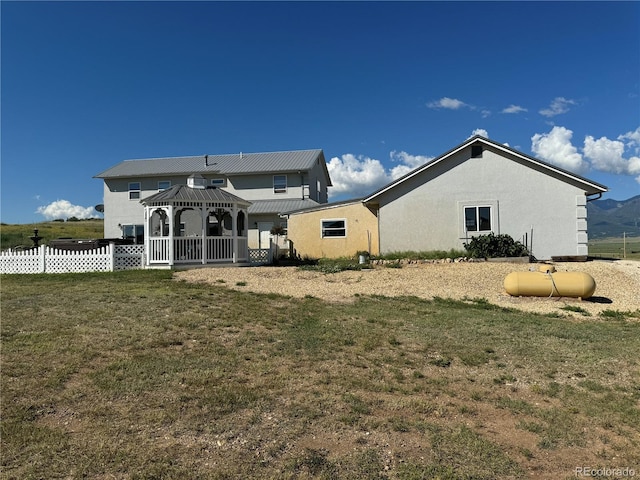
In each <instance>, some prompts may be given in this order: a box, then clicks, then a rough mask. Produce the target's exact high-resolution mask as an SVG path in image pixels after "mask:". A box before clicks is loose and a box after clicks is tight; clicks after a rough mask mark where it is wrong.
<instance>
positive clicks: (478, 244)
mask: <svg viewBox="0 0 640 480" xmlns="http://www.w3.org/2000/svg"><path fill="white" fill-rule="evenodd" d="M464 248H465V250H466V251H467V252H468V254H469V256H470V257H474V258H495V257H526V256H528V255H529V251H528V250H527V247H525V246H524V245H523V244H522V243H520V242H518V241H516V240H514V239H513V238H511V237H510V236H509V235H506V234H502V235H495V234H494V233H490V234H488V235H478V236H477V237H473V238H472V239H471V241H470V242H469V243H465V244H464Z"/></svg>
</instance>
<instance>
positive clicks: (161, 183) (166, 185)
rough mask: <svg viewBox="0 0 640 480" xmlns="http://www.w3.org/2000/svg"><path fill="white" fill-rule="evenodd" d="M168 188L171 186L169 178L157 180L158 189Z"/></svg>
mask: <svg viewBox="0 0 640 480" xmlns="http://www.w3.org/2000/svg"><path fill="white" fill-rule="evenodd" d="M168 188H171V180H160V181H158V191H162V190H166V189H168Z"/></svg>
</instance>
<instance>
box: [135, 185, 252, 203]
mask: <svg viewBox="0 0 640 480" xmlns="http://www.w3.org/2000/svg"><path fill="white" fill-rule="evenodd" d="M175 201H189V202H221V203H237V204H238V205H241V206H249V205H251V202H248V201H247V200H244V199H242V198H240V197H238V196H237V195H233V194H232V193H229V192H227V191H225V190H222V189H220V188H216V187H208V188H191V187H189V186H187V185H173V186H172V187H170V188H167V189H166V190H162V191H161V192H158V193H156V194H153V195H151V196H149V197H146V198H143V199H142V200H140V203H143V204H145V205H147V204H150V203H171V202H175Z"/></svg>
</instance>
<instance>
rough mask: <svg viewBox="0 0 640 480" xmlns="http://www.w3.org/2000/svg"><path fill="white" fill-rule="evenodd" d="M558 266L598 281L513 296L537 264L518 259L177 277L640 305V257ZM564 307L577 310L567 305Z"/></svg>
mask: <svg viewBox="0 0 640 480" xmlns="http://www.w3.org/2000/svg"><path fill="white" fill-rule="evenodd" d="M554 266H555V268H556V271H558V272H574V271H575V272H585V273H588V274H589V275H591V276H592V277H593V278H594V279H595V281H596V291H595V293H594V295H593V297H591V298H590V299H588V300H584V301H581V300H579V299H577V298H568V297H560V298H558V297H554V298H547V297H512V296H510V295H509V294H507V293H506V292H505V290H504V286H503V282H504V279H505V277H506V276H507V275H508V274H509V273H511V272H515V271H528V270H530V269H531V268H537V265H535V264H519V263H488V262H487V263H485V262H481V263H470V262H459V263H425V264H419V263H418V264H408V265H404V266H403V267H402V268H388V267H383V266H377V267H375V268H372V269H369V270H362V271H345V272H339V273H331V274H324V273H320V272H314V271H305V270H300V269H298V268H297V267H228V268H200V269H193V270H186V271H180V272H176V274H175V278H176V279H178V280H184V281H188V282H197V283H209V284H212V285H216V286H225V287H228V288H232V289H236V290H240V291H251V292H258V293H277V294H280V295H287V296H291V297H297V298H302V297H305V296H313V297H318V298H322V299H324V300H327V301H331V302H349V301H353V300H354V298H356V296H358V295H383V296H390V297H398V296H416V297H420V298H425V299H432V298H434V297H442V298H453V299H464V298H472V299H473V298H484V299H486V300H487V301H489V302H491V303H493V304H496V305H501V306H504V307H511V308H516V309H519V310H524V311H531V312H538V313H554V312H556V313H557V312H559V311H560V310H562V309H563V308H564V307H567V306H573V307H579V308H580V309H582V310H584V311H587V312H589V314H591V315H599V314H600V313H601V312H602V311H604V310H617V311H632V312H633V311H636V310H640V262H637V261H631V260H619V261H591V262H580V263H556V264H554ZM562 312H563V313H565V314H572V312H569V311H566V310H562ZM573 314H574V315H577V316H581V315H582V314H580V313H579V312H578V313H573Z"/></svg>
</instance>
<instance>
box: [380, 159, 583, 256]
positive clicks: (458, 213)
mask: <svg viewBox="0 0 640 480" xmlns="http://www.w3.org/2000/svg"><path fill="white" fill-rule="evenodd" d="M470 157H471V148H470V147H469V148H466V149H463V150H462V151H460V152H458V153H457V154H455V155H453V156H452V157H450V158H448V159H446V160H444V161H443V162H440V164H437V165H434V166H433V167H431V168H429V169H427V170H426V171H424V172H421V173H420V174H418V175H416V176H415V177H413V178H410V179H407V180H405V181H404V182H403V183H400V184H398V185H397V186H396V187H395V188H394V189H392V190H390V191H389V192H385V193H383V194H381V195H380V197H378V200H379V205H380V210H379V228H380V232H381V233H380V249H381V252H382V253H390V252H394V251H405V250H417V251H420V250H423V251H429V250H449V249H451V248H454V249H459V250H462V249H463V248H464V247H463V244H464V243H465V242H466V241H467V238H468V236H467V234H466V233H465V230H464V210H463V209H464V206H465V205H468V206H471V205H489V206H491V207H492V215H493V219H492V231H493V232H494V233H496V234H508V235H511V236H512V237H513V238H514V239H515V240H520V241H522V240H523V239H524V236H525V234H526V235H527V237H528V243H529V242H531V240H533V242H532V254H533V255H534V256H535V257H536V258H538V259H541V260H542V259H549V258H551V257H552V256H578V255H586V254H587V233H586V198H585V192H584V191H583V190H581V189H580V188H579V187H578V186H573V185H571V184H569V183H567V179H566V178H562V179H561V178H555V177H553V176H550V175H549V174H548V173H543V172H542V171H538V170H536V169H534V168H531V167H530V166H529V164H527V165H524V164H522V163H520V162H519V160H518V159H516V158H513V159H511V158H506V157H504V156H503V155H501V154H498V153H497V152H494V151H492V150H490V149H488V148H487V147H485V149H484V151H483V154H482V157H481V158H470ZM532 232H533V239H532V238H531V237H532V235H531V233H532Z"/></svg>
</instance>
